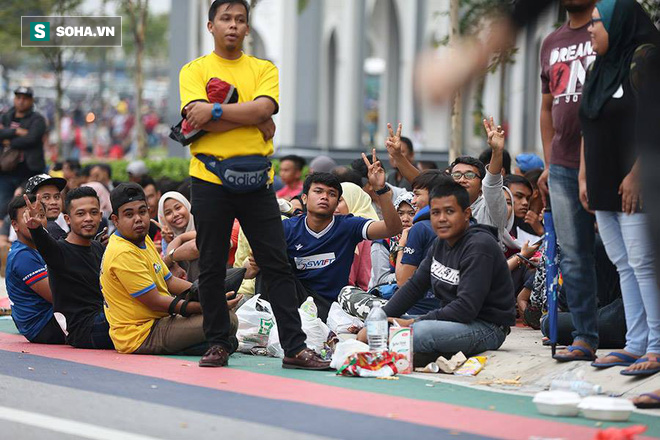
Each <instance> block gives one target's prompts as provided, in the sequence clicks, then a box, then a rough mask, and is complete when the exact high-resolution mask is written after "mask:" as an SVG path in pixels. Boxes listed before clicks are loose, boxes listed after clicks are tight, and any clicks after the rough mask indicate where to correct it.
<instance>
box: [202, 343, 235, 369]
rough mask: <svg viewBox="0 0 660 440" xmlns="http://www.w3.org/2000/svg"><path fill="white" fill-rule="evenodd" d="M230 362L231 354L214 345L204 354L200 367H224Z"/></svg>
mask: <svg viewBox="0 0 660 440" xmlns="http://www.w3.org/2000/svg"><path fill="white" fill-rule="evenodd" d="M228 360H229V354H228V353H227V351H226V350H225V349H224V348H222V346H220V345H214V346H212V347H211V348H209V349H208V350H206V353H204V356H202V358H201V359H200V360H199V366H200V367H224V366H225V365H227V361H228Z"/></svg>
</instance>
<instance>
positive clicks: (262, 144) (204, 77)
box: [179, 52, 280, 184]
mask: <svg viewBox="0 0 660 440" xmlns="http://www.w3.org/2000/svg"><path fill="white" fill-rule="evenodd" d="M214 77H215V78H219V79H221V80H223V81H225V82H228V83H230V84H231V85H233V86H234V87H235V88H236V90H238V102H239V103H241V102H249V101H254V100H255V99H257V98H259V97H262V96H265V97H268V98H270V99H272V100H273V102H274V103H275V104H276V105H278V102H279V94H280V92H279V78H278V71H277V67H275V65H274V64H273V63H271V62H270V61H266V60H262V59H259V58H255V57H252V56H249V55H245V54H243V55H241V57H240V58H238V59H237V60H227V59H224V58H222V57H220V56H219V55H217V54H216V53H215V52H211V53H210V54H208V55H204V56H203V57H200V58H197V59H196V60H193V61H191V62H189V63H188V64H186V65H185V66H183V67H182V68H181V72H180V73H179V90H180V94H181V110H182V111H183V108H184V107H185V106H186V105H188V104H189V103H191V102H193V101H200V100H201V101H208V98H207V96H206V84H207V83H208V81H209V80H210V79H211V78H214ZM275 113H277V109H276V110H275ZM190 152H191V154H192V155H193V157H192V159H191V160H190V175H191V176H193V177H197V178H198V179H202V180H206V181H207V182H211V183H217V184H220V183H221V182H220V179H219V178H218V177H217V176H216V175H215V174H213V173H211V172H210V171H208V170H207V169H206V167H205V166H204V164H203V163H202V162H200V161H199V160H197V159H195V156H194V155H195V154H199V153H202V154H208V155H212V156H216V157H218V158H220V159H228V158H230V157H235V156H249V155H261V156H270V155H271V154H273V141H272V139H271V140H269V141H268V142H266V141H264V139H263V136H262V134H261V132H260V131H259V129H258V128H257V127H254V126H252V127H241V128H237V129H234V130H231V131H227V132H225V133H206V134H205V135H204V136H202V137H201V138H199V139H198V140H196V141H195V142H193V143H192V144H191V145H190ZM271 173H272V171H271Z"/></svg>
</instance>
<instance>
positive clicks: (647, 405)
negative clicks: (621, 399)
mask: <svg viewBox="0 0 660 440" xmlns="http://www.w3.org/2000/svg"><path fill="white" fill-rule="evenodd" d="M638 397H649V398H651V399H653V400H655V402H636V403H635V402H633V403H634V404H635V406H636V407H637V408H639V409H655V408H660V396H659V395H657V394H654V393H644V394H640V395H639V396H638Z"/></svg>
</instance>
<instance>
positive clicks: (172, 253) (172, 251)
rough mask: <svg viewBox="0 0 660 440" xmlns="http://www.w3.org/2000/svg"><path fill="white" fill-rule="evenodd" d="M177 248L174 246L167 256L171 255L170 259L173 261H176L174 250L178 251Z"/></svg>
mask: <svg viewBox="0 0 660 440" xmlns="http://www.w3.org/2000/svg"><path fill="white" fill-rule="evenodd" d="M176 250H177V248H173V249H172V250H171V251H169V252H168V253H167V256H168V257H170V260H172V263H176V260H175V259H174V251H176Z"/></svg>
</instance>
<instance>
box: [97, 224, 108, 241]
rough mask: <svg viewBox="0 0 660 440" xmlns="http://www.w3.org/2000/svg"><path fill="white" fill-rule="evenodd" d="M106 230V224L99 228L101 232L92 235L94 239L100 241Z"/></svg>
mask: <svg viewBox="0 0 660 440" xmlns="http://www.w3.org/2000/svg"><path fill="white" fill-rule="evenodd" d="M106 232H108V227H107V226H106V227H105V228H103V229H102V230H101V232H99V233H98V234H96V235H95V236H94V240H96V241H101V239H102V237H103V235H105V233H106Z"/></svg>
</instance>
